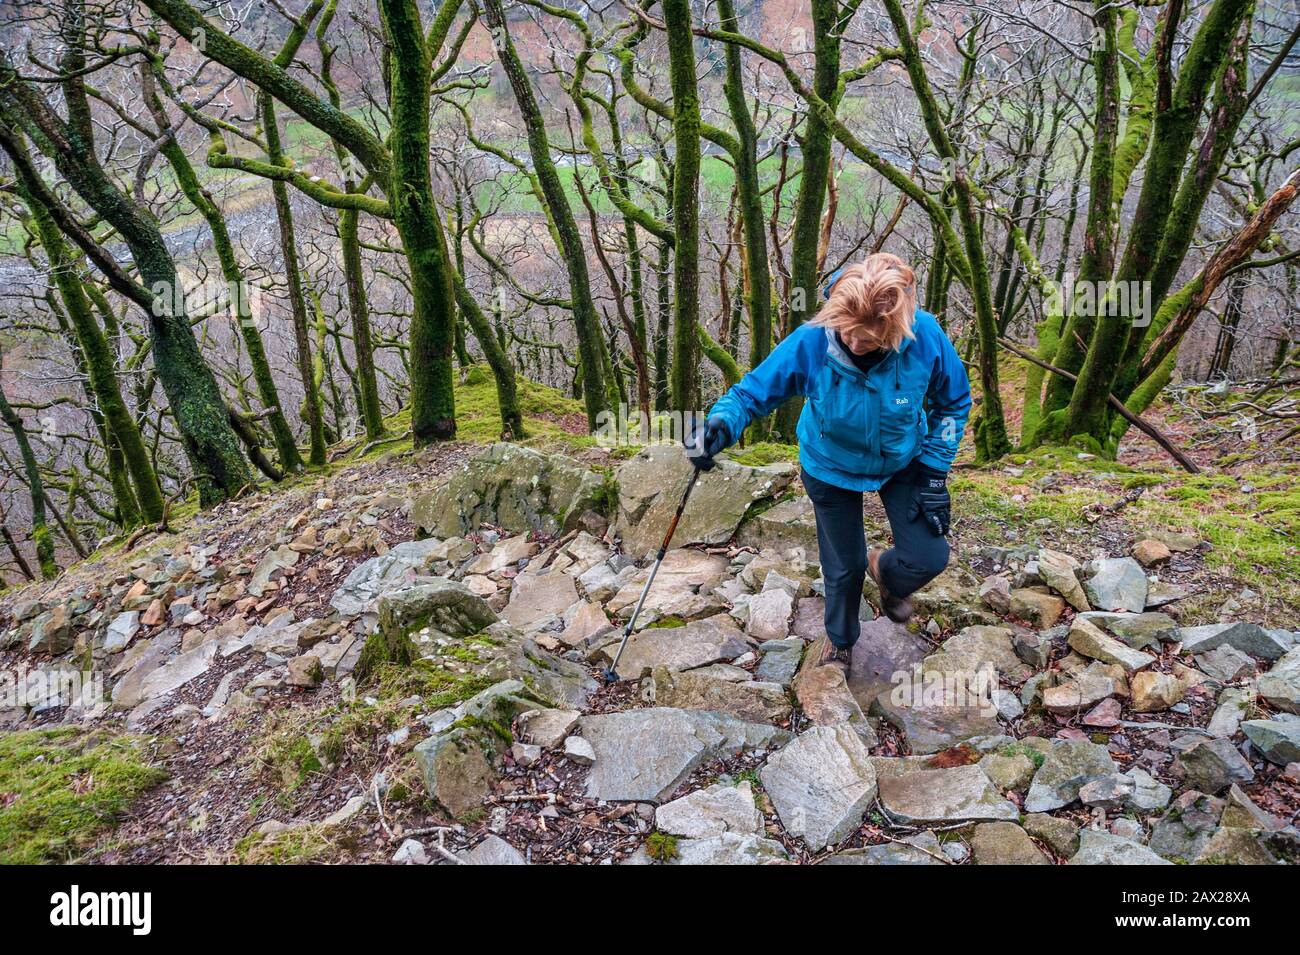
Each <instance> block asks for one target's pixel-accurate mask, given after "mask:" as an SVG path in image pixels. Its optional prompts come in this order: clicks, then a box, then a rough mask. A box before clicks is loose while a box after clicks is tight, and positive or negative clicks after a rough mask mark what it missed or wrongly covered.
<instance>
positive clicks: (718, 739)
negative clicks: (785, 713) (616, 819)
mask: <svg viewBox="0 0 1300 955" xmlns="http://www.w3.org/2000/svg"><path fill="white" fill-rule="evenodd" d="M578 734H579V735H580V736H582V738H583V739H585V740H587V742H589V743H590V744H591V747H592V749H593V750H594V751H595V753H596V760H595V762H594V763H593V765H592V767H591V774H590V775H589V776H588V778H587V793H588V795H590V796H592V797H593V798H595V799H610V800H634V801H637V802H653V803H660V802H663V801H664V800H665V799H667V798H668V797H669V796H671V795H672V793H673V791H674V790H675V789H676V788H677V787H678V786H680V785H681V784H682V782H683V781H684V780H685V779H686V777H687V776H689V775H690V774H691V772H693V771H694V770H695V769H696V767H698V766H699V765H700V764H701V763H703V762H705V761H706V760H710V759H715V758H718V757H722V756H734V755H736V754H738V753H741V752H743V751H745V750H749V749H762V748H765V747H768V746H775V745H779V744H781V743H783V742H785V741H786V740H788V739H789V738H790V734H789V733H788V732H786V731H785V730H781V729H777V728H776V727H774V726H769V725H767V724H765V723H747V722H745V721H744V720H739V719H736V718H735V717H734V716H729V715H727V714H725V713H711V712H706V711H704V710H677V709H670V708H667V707H648V708H646V709H639V710H624V711H622V712H618V713H601V714H597V715H592V716H584V717H583V718H582V719H581V720H579V721H578Z"/></svg>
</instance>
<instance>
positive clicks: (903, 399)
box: [894, 395, 911, 405]
mask: <svg viewBox="0 0 1300 955" xmlns="http://www.w3.org/2000/svg"><path fill="white" fill-rule="evenodd" d="M894 404H896V405H906V404H911V400H910V399H909V398H908V397H907V395H903V396H902V397H901V398H895V399H894Z"/></svg>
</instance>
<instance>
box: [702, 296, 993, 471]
mask: <svg viewBox="0 0 1300 955" xmlns="http://www.w3.org/2000/svg"><path fill="white" fill-rule="evenodd" d="M912 330H913V332H914V333H915V335H916V337H915V338H914V339H909V338H904V339H903V343H902V345H900V346H899V349H898V350H897V351H892V352H890V353H889V354H888V355H887V356H886V357H885V358H884V359H883V360H882V361H880V362H879V363H878V364H877V365H875V366H874V367H873V368H872V369H871V370H870V371H868V372H862V371H859V370H858V369H857V367H856V366H855V365H854V364H853V360H852V359H851V358H850V357H849V354H848V352H847V351H845V349H844V348H843V347H842V346H841V345H840V344H839V342H837V341H836V339H835V333H834V332H833V331H832V330H831V329H828V328H822V327H821V326H817V325H808V324H805V325H800V326H799V327H798V328H797V329H795V330H794V331H793V332H791V333H790V334H789V335H787V336H786V337H785V338H784V339H782V341H781V343H780V344H778V345H777V346H776V348H775V349H773V350H772V353H771V354H770V355H768V356H767V358H765V359H764V360H763V361H762V362H761V363H760V364H759V366H758V367H757V368H755V369H753V370H752V371H750V372H749V373H748V374H747V375H745V377H744V378H742V379H741V380H740V381H738V382H736V384H734V385H733V386H732V387H731V388H730V389H729V390H728V391H727V393H726V394H724V395H723V396H722V397H721V398H719V399H718V400H717V402H716V403H715V404H714V405H713V407H712V408H710V409H709V416H710V417H712V416H713V415H718V416H719V417H721V418H722V419H723V420H724V421H725V422H726V423H727V430H728V432H729V433H730V438H731V441H733V442H734V441H736V440H737V439H738V438H739V437H740V435H741V434H742V433H743V432H744V430H745V428H746V427H748V426H749V423H750V422H751V421H753V420H754V419H755V418H761V417H763V416H764V415H766V414H770V413H771V412H772V411H774V410H775V409H776V407H777V406H778V405H780V404H781V403H782V402H783V401H785V400H786V399H787V398H790V397H792V396H793V395H803V396H805V397H806V398H807V399H808V400H807V401H806V402H805V403H804V406H803V412H802V413H801V414H800V415H799V425H798V429H797V431H796V433H797V434H798V437H799V463H800V464H802V465H803V467H804V469H805V470H806V471H807V472H808V473H809V474H811V475H812V476H813V477H815V478H817V479H818V480H821V481H825V482H826V483H827V484H833V485H835V486H836V487H842V488H846V489H848V490H850V491H874V490H877V489H879V488H880V487H881V485H883V484H884V483H885V482H886V481H888V480H889V479H890V478H891V477H892V476H893V475H894V474H896V473H897V472H899V471H901V470H902V469H903V468H905V467H907V465H909V464H910V463H911V462H912V461H913V459H916V458H919V459H920V462H921V463H922V464H924V465H926V466H927V467H931V468H934V469H935V470H937V471H947V470H948V469H949V468H950V467H951V466H952V460H953V458H954V457H955V456H956V454H957V447H958V445H959V444H961V436H962V432H963V431H964V430H965V428H966V419H967V418H968V417H969V416H970V407H971V397H970V381H969V380H968V379H967V377H966V368H965V366H963V365H962V363H961V359H960V358H958V357H957V351H956V349H954V348H953V347H952V342H950V341H948V336H947V335H945V334H944V332H943V329H942V328H940V327H939V323H938V321H937V320H936V319H935V317H934V316H933V315H931V314H930V313H929V312H923V311H921V310H919V309H918V310H917V312H916V320H915V322H914V324H913V326H912Z"/></svg>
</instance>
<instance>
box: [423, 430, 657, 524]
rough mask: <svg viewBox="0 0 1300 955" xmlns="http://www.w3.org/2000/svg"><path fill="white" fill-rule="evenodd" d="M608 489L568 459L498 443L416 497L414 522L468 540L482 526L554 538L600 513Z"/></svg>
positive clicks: (587, 471)
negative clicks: (586, 515)
mask: <svg viewBox="0 0 1300 955" xmlns="http://www.w3.org/2000/svg"><path fill="white" fill-rule="evenodd" d="M679 454H680V452H679ZM603 487H604V480H603V478H602V477H601V476H600V475H599V474H597V473H595V472H594V471H591V470H590V469H588V468H585V467H583V466H582V465H580V464H578V463H577V462H576V461H574V460H573V459H572V458H569V457H566V456H565V455H562V454H543V453H542V452H540V451H534V450H532V449H531V448H525V447H521V446H520V445H517V444H510V443H508V442H497V443H496V444H491V445H489V446H488V447H487V448H486V449H485V450H484V451H482V452H481V453H480V454H478V455H477V456H475V457H473V458H471V459H470V460H469V461H468V462H466V464H465V466H464V467H463V468H462V469H461V470H460V471H458V472H456V473H455V474H453V475H452V476H451V478H450V479H448V480H447V481H446V482H445V483H444V484H442V485H441V486H439V487H437V488H434V489H433V490H431V491H428V492H426V493H424V494H421V495H419V496H418V497H416V499H415V503H414V505H413V506H412V509H411V520H412V521H413V522H414V523H415V524H416V526H418V527H420V528H422V529H424V530H426V531H428V532H429V533H431V534H434V535H437V536H439V537H453V536H459V535H464V534H466V533H468V532H470V531H472V530H474V529H476V528H477V527H478V526H479V525H480V524H495V525H498V526H500V527H503V528H505V529H506V530H508V531H511V532H514V533H523V532H525V531H541V532H543V533H547V534H555V533H558V532H560V531H563V530H571V529H573V528H575V527H577V526H578V524H579V521H580V519H581V517H582V515H583V514H584V513H585V512H586V511H588V510H599V508H600V506H601V499H602V494H603Z"/></svg>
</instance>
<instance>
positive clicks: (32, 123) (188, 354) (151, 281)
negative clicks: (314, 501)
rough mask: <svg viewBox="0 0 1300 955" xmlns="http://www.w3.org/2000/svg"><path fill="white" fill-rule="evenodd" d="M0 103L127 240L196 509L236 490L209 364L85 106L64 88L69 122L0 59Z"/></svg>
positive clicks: (234, 462)
mask: <svg viewBox="0 0 1300 955" xmlns="http://www.w3.org/2000/svg"><path fill="white" fill-rule="evenodd" d="M0 88H2V92H0V104H3V105H4V106H6V107H8V108H9V110H11V111H12V112H13V113H15V114H17V115H19V116H20V117H21V118H22V120H23V122H24V124H25V126H26V127H27V128H26V132H27V133H28V135H30V136H31V137H32V139H33V141H34V142H35V143H36V145H37V146H38V147H39V148H40V150H41V152H43V153H44V154H45V155H47V156H49V157H50V159H52V160H53V161H54V164H55V167H56V168H57V169H58V170H59V172H60V173H61V174H62V175H63V177H64V179H66V180H67V181H68V184H69V185H70V186H71V187H72V188H73V189H74V190H75V191H76V193H77V194H78V195H79V196H80V197H81V198H82V200H83V201H85V202H86V204H87V205H89V206H90V207H91V208H92V209H94V210H95V212H97V213H98V214H99V215H100V216H102V217H103V218H104V219H105V221H107V222H108V223H109V224H110V225H112V226H113V227H114V228H115V229H116V230H117V232H118V234H119V235H120V236H121V237H122V240H123V241H124V242H125V243H126V246H127V248H128V249H129V250H130V253H131V256H132V258H133V259H134V261H135V264H136V268H137V270H138V271H139V275H140V280H141V283H142V284H143V285H144V287H145V288H147V289H148V290H149V292H150V293H151V295H152V307H151V308H150V314H149V331H150V338H151V340H152V344H153V349H152V351H153V360H154V368H155V370H156V371H157V373H158V379H159V380H160V381H161V382H162V385H163V391H164V392H165V393H166V395H167V400H168V404H169V405H170V407H171V411H172V416H173V418H174V420H175V422H176V427H177V430H178V431H179V432H180V437H181V442H182V444H183V446H184V448H185V452H186V456H187V457H188V458H189V462H190V466H191V468H192V470H193V473H194V479H195V484H196V486H197V487H198V491H199V501H200V503H201V504H202V505H203V506H205V507H206V506H209V505H212V504H216V503H219V502H220V501H222V500H225V499H226V498H228V497H232V496H234V495H235V494H238V493H239V492H240V491H242V490H243V489H244V488H245V487H246V486H247V485H248V483H249V480H250V478H251V475H250V474H249V470H248V463H247V461H246V460H245V458H244V455H243V453H242V451H241V449H240V445H239V439H238V438H237V437H236V436H235V433H234V431H233V430H232V429H231V427H230V423H229V421H228V420H227V416H226V406H225V402H224V400H223V399H222V397H221V391H220V389H219V388H218V387H217V380H216V377H215V376H214V375H213V373H212V369H211V368H210V367H209V366H208V363H207V362H206V361H205V360H204V358H203V355H202V353H201V352H200V351H199V345H198V341H197V340H196V339H195V337H194V332H193V329H192V328H191V326H190V319H189V315H188V313H187V311H186V307H185V290H184V288H183V287H182V286H181V284H180V281H179V278H178V276H177V272H176V264H175V262H174V261H173V259H172V256H171V252H170V251H169V250H168V248H167V244H166V242H165V241H164V240H163V237H162V232H161V231H160V229H159V227H158V223H157V222H156V221H155V220H154V219H153V217H152V216H151V215H150V214H149V213H148V212H147V211H146V210H145V209H143V208H141V207H140V206H139V205H137V204H136V202H135V201H134V200H133V199H132V198H131V197H130V196H128V195H127V194H126V193H125V192H124V191H122V189H120V188H119V187H118V186H117V184H116V183H115V182H114V181H113V180H112V179H111V178H110V177H109V176H108V174H107V173H106V172H105V171H104V169H103V167H102V166H100V164H99V160H98V158H97V157H96V154H95V144H94V141H93V139H92V138H91V129H92V127H91V125H90V123H89V108H88V106H86V104H85V103H84V102H82V103H77V102H76V101H75V97H76V96H77V93H76V91H75V89H73V88H71V87H70V85H69V84H65V85H64V89H65V98H66V99H67V100H68V109H69V116H70V120H71V121H69V122H64V120H62V119H61V118H60V117H59V115H58V114H57V113H56V112H55V111H54V110H53V109H52V108H51V107H50V105H49V104H48V103H47V102H46V100H45V98H44V96H43V95H42V94H41V93H40V92H39V91H37V90H35V89H33V88H32V87H31V86H30V85H29V84H28V83H27V82H26V81H24V80H21V79H20V78H19V77H18V76H17V73H16V71H14V70H13V68H12V67H11V66H10V65H9V63H8V60H7V59H0Z"/></svg>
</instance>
